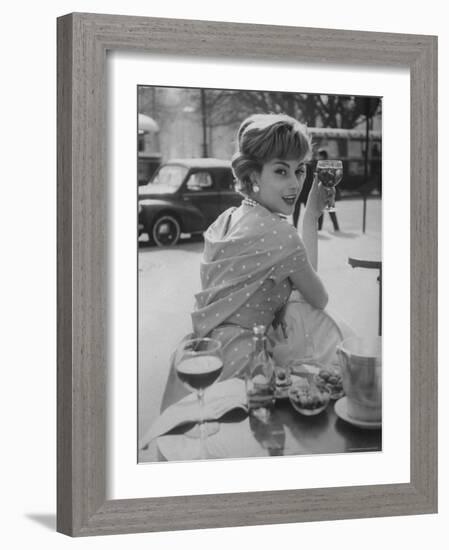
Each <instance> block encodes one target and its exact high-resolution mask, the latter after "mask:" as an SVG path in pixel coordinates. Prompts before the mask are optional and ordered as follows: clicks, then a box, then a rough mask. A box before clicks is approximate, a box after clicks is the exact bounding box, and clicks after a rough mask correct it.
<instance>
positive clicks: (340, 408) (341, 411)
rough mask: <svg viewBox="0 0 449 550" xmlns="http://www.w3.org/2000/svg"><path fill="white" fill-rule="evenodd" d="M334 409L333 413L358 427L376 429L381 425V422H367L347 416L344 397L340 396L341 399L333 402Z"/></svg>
mask: <svg viewBox="0 0 449 550" xmlns="http://www.w3.org/2000/svg"><path fill="white" fill-rule="evenodd" d="M334 410H335V414H336V415H337V416H338V417H339V418H341V419H342V420H344V421H345V422H349V423H350V424H353V425H354V426H357V427H358V428H365V429H367V430H377V429H379V428H381V427H382V422H369V421H367V420H357V419H356V418H352V416H349V415H348V409H347V398H346V397H342V398H341V399H339V400H338V401H336V402H335V406H334Z"/></svg>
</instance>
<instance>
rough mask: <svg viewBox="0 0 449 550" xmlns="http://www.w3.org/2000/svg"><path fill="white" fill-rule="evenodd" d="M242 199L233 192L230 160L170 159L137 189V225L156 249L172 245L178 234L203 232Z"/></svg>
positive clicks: (178, 236)
mask: <svg viewBox="0 0 449 550" xmlns="http://www.w3.org/2000/svg"><path fill="white" fill-rule="evenodd" d="M242 198H243V197H242V195H240V194H239V193H237V192H236V191H235V189H234V177H233V174H232V170H231V163H230V161H225V160H220V159H214V158H190V159H173V160H170V161H168V162H165V163H163V164H162V165H161V166H160V167H159V169H158V171H157V172H156V173H155V175H154V177H153V178H152V179H151V180H150V181H149V183H147V184H146V185H140V186H139V196H138V202H139V226H140V227H142V228H143V231H144V232H145V233H148V236H149V238H150V240H151V241H152V242H153V243H154V244H156V245H157V246H173V245H174V244H176V243H177V242H178V240H179V238H180V236H181V233H188V234H201V233H203V232H204V231H205V230H206V229H207V227H208V226H209V225H210V224H211V223H212V222H213V221H214V220H215V219H216V218H217V216H218V215H219V214H221V213H222V212H224V211H225V210H226V209H227V208H229V207H231V206H238V205H239V204H240V202H241V200H242Z"/></svg>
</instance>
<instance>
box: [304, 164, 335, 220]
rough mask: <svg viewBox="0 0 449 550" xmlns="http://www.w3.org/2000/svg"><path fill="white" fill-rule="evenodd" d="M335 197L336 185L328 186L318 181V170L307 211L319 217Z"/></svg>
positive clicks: (308, 199)
mask: <svg viewBox="0 0 449 550" xmlns="http://www.w3.org/2000/svg"><path fill="white" fill-rule="evenodd" d="M334 198H335V187H331V188H326V187H324V186H323V185H321V183H320V182H319V181H318V177H317V175H316V172H315V174H314V176H313V183H312V187H311V189H310V193H309V196H308V198H307V204H306V211H307V213H308V214H309V215H312V216H313V217H314V218H319V217H320V216H321V214H322V212H323V209H324V207H325V206H326V204H328V202H331V199H332V200H333V199H334Z"/></svg>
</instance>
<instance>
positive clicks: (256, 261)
mask: <svg viewBox="0 0 449 550" xmlns="http://www.w3.org/2000/svg"><path fill="white" fill-rule="evenodd" d="M240 209H242V210H240V212H239V213H240V214H241V216H240V217H239V219H238V221H237V222H236V223H234V224H233V225H232V227H230V223H229V222H230V216H231V214H232V213H233V212H234V211H235V209H230V210H228V211H226V212H224V213H223V214H222V215H221V216H219V217H218V219H217V220H216V221H215V222H214V224H213V225H212V226H211V227H210V228H209V229H208V230H207V232H206V233H205V247H204V254H203V260H202V262H201V267H200V278H201V286H202V290H201V291H200V292H199V293H198V294H197V295H196V296H195V298H196V310H195V312H194V313H192V324H193V329H194V332H195V334H196V335H198V336H211V337H214V338H218V339H220V340H221V342H222V345H223V351H224V363H225V367H224V374H223V378H224V379H225V378H229V377H231V376H234V375H235V373H238V372H241V371H242V369H243V370H244V369H245V367H246V366H247V365H248V363H249V357H250V353H251V349H252V327H253V326H254V325H255V324H262V325H265V326H267V327H268V326H269V325H270V324H271V323H272V321H273V318H274V316H275V314H276V312H277V311H279V309H280V308H282V306H283V305H284V304H285V303H286V302H287V300H288V298H289V296H290V293H291V291H292V286H291V282H290V279H289V277H290V276H291V275H293V274H300V273H301V271H302V270H303V269H305V266H306V265H307V262H308V259H307V254H306V250H305V248H304V245H303V243H302V241H301V238H300V236H299V235H298V233H297V231H296V229H295V228H294V227H293V226H292V225H291V224H289V223H288V222H287V221H286V220H284V219H282V218H280V217H279V216H278V215H276V214H272V213H271V212H269V211H268V210H267V209H265V208H264V207H262V206H260V205H257V206H254V207H248V206H245V205H242V206H241V207H240Z"/></svg>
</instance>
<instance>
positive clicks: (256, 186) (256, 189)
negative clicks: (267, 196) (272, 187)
mask: <svg viewBox="0 0 449 550" xmlns="http://www.w3.org/2000/svg"><path fill="white" fill-rule="evenodd" d="M259 191H260V187H259V186H258V185H257V183H253V192H254V193H258V192H259Z"/></svg>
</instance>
